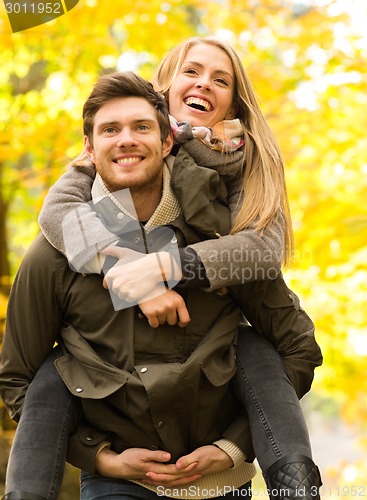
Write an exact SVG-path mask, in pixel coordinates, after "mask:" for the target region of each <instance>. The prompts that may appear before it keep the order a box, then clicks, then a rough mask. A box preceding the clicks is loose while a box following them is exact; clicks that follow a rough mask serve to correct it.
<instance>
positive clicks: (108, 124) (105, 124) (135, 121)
mask: <svg viewBox="0 0 367 500" xmlns="http://www.w3.org/2000/svg"><path fill="white" fill-rule="evenodd" d="M131 123H132V124H134V125H138V124H139V123H156V120H154V119H153V118H135V119H133V120H131ZM114 125H120V122H119V121H118V120H111V121H107V122H102V123H99V124H98V129H102V128H104V127H111V126H114Z"/></svg>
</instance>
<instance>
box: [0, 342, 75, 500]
mask: <svg viewBox="0 0 367 500" xmlns="http://www.w3.org/2000/svg"><path fill="white" fill-rule="evenodd" d="M60 354H61V351H60V349H59V348H56V349H54V350H53V352H52V353H51V354H50V356H49V357H48V358H47V360H46V361H45V362H44V363H43V365H42V366H41V368H40V369H39V370H38V372H37V373H36V376H35V378H34V379H33V381H32V383H31V384H30V386H29V388H28V391H27V394H26V397H25V401H24V407H23V410H22V416H21V419H20V421H19V424H18V427H17V430H16V433H15V437H14V441H13V444H12V448H11V451H10V456H9V462H8V467H7V472H6V484H5V493H6V495H5V497H4V499H6V500H13V499H14V500H16V499H28V498H29V500H31V499H34V500H37V499H41V498H44V499H49V500H50V499H55V498H57V496H58V493H59V490H60V486H61V482H62V478H63V473H64V466H65V457H66V449H67V443H68V436H69V434H70V433H71V431H72V430H73V429H74V427H75V426H76V423H77V422H78V421H79V419H80V415H81V410H80V405H79V400H78V399H77V398H75V397H74V396H72V394H71V393H70V392H69V391H68V389H67V388H66V386H65V385H64V382H63V381H62V379H61V378H60V376H59V374H58V372H57V370H56V368H55V366H54V361H55V359H56V358H57V357H58V356H60Z"/></svg>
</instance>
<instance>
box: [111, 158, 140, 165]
mask: <svg viewBox="0 0 367 500" xmlns="http://www.w3.org/2000/svg"><path fill="white" fill-rule="evenodd" d="M138 161H140V158H139V157H138V156H132V157H129V158H119V159H118V160H116V163H118V164H119V165H132V164H133V163H137V162H138Z"/></svg>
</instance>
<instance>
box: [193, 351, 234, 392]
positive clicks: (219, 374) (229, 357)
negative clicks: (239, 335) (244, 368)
mask: <svg viewBox="0 0 367 500" xmlns="http://www.w3.org/2000/svg"><path fill="white" fill-rule="evenodd" d="M201 370H202V372H203V373H204V375H205V377H206V378H207V379H208V381H209V382H210V383H211V384H212V385H213V386H214V387H221V386H223V385H225V384H227V382H229V381H230V380H231V379H232V378H233V376H234V374H235V373H236V349H235V346H234V345H233V344H230V345H229V346H228V347H226V348H225V349H220V350H218V351H216V352H214V353H213V354H211V355H210V356H209V357H208V358H206V359H205V360H204V361H203V362H202V363H201Z"/></svg>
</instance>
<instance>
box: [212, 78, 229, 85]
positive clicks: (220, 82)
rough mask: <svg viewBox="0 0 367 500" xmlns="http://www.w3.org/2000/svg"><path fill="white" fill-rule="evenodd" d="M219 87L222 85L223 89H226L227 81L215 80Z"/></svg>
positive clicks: (222, 79)
mask: <svg viewBox="0 0 367 500" xmlns="http://www.w3.org/2000/svg"><path fill="white" fill-rule="evenodd" d="M215 81H216V82H217V83H219V85H223V86H224V87H228V82H227V80H224V78H217V79H216V80H215Z"/></svg>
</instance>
